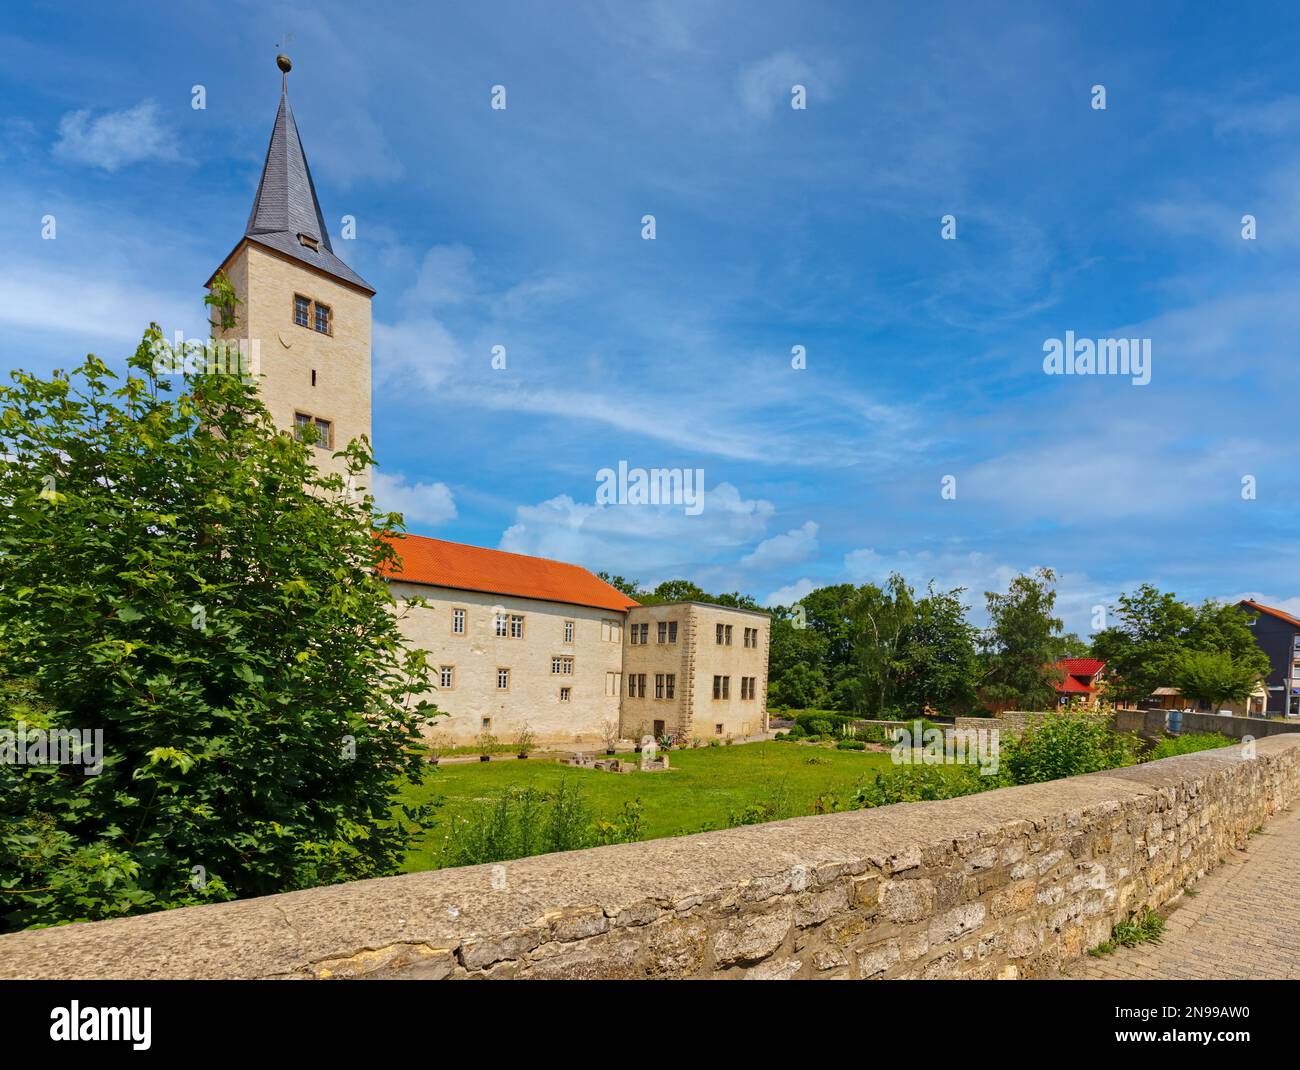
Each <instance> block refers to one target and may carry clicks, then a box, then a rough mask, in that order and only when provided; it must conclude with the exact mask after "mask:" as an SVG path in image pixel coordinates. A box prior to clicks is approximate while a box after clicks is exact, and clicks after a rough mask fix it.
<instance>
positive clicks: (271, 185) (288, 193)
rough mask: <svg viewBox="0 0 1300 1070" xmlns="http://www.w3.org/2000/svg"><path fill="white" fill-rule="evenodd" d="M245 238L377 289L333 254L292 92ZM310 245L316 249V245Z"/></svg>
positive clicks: (274, 133)
mask: <svg viewBox="0 0 1300 1070" xmlns="http://www.w3.org/2000/svg"><path fill="white" fill-rule="evenodd" d="M244 237H246V238H248V239H250V240H252V241H255V242H259V243H260V244H262V245H265V246H268V247H270V248H272V249H274V250H276V251H277V252H280V253H283V254H284V255H285V256H289V257H292V258H293V259H294V260H298V261H301V262H302V263H304V264H308V265H310V266H311V267H314V268H316V269H317V270H318V271H323V272H325V273H326V274H327V275H333V276H334V277H335V278H337V279H342V280H343V281H344V282H348V283H351V284H352V285H353V286H359V287H361V288H362V289H363V290H365V291H367V292H368V293H372V294H373V293H374V292H375V290H374V287H373V286H371V285H370V284H369V283H368V282H366V280H365V279H363V278H362V277H361V276H360V275H358V274H357V273H356V272H355V271H353V270H352V269H351V268H350V267H348V266H347V264H345V263H343V261H342V260H340V259H339V258H338V257H337V256H335V255H334V249H333V247H332V246H331V245H330V234H329V229H328V228H327V227H326V226H325V216H324V214H323V213H322V212H321V210H320V202H319V201H318V200H317V199H316V187H315V185H314V184H313V183H312V180H311V168H309V167H308V166H307V154H306V153H305V152H303V148H302V139H301V138H300V137H299V136H298V124H297V123H296V122H294V119H293V109H292V108H290V107H289V94H288V93H287V92H281V94H280V108H279V110H278V111H277V112H276V113H275V127H274V128H273V129H272V130H271V143H270V145H268V146H267V149H266V162H265V163H264V164H263V165H262V180H261V181H260V182H259V183H258V184H257V196H256V197H254V198H253V210H252V211H251V212H250V213H249V215H248V226H247V227H245V228H244ZM303 237H305V238H307V239H309V244H306V245H304V244H303V241H302V238H303ZM311 244H315V246H316V248H315V249H313V248H311Z"/></svg>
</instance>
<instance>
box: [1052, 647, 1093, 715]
mask: <svg viewBox="0 0 1300 1070" xmlns="http://www.w3.org/2000/svg"><path fill="white" fill-rule="evenodd" d="M1052 668H1053V669H1054V670H1055V671H1056V672H1057V673H1059V674H1060V677H1059V679H1058V680H1057V681H1056V684H1055V687H1056V704H1057V705H1058V706H1067V705H1069V704H1070V703H1071V702H1073V701H1075V700H1076V699H1082V700H1084V701H1087V700H1088V699H1091V698H1094V697H1095V696H1096V694H1097V688H1098V687H1099V686H1100V684H1101V682H1102V679H1103V676H1104V673H1105V669H1106V663H1105V662H1104V661H1101V660H1099V659H1098V658H1063V659H1062V660H1060V661H1058V662H1055V663H1053V665H1052Z"/></svg>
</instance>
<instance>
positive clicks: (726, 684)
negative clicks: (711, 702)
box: [722, 676, 731, 698]
mask: <svg viewBox="0 0 1300 1070" xmlns="http://www.w3.org/2000/svg"><path fill="white" fill-rule="evenodd" d="M722 697H723V698H731V677H730V676H724V677H723V678H722Z"/></svg>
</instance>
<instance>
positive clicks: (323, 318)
mask: <svg viewBox="0 0 1300 1070" xmlns="http://www.w3.org/2000/svg"><path fill="white" fill-rule="evenodd" d="M315 326H316V330H318V331H320V333H321V334H329V333H330V306H329V305H322V304H321V303H320V302H319V301H317V302H316V322H315Z"/></svg>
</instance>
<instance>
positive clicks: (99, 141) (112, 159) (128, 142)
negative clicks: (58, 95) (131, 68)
mask: <svg viewBox="0 0 1300 1070" xmlns="http://www.w3.org/2000/svg"><path fill="white" fill-rule="evenodd" d="M54 155H55V156H57V157H59V158H60V159H64V160H70V161H73V162H76V163H85V164H90V165H91V166H93V167H100V168H103V169H104V170H105V171H116V170H117V169H118V168H119V167H126V166H128V165H130V164H133V163H141V162H143V161H144V160H177V159H180V152H179V150H178V148H177V145H176V139H175V135H173V134H172V132H171V131H170V130H167V129H166V128H164V127H163V126H162V124H161V123H160V122H159V120H158V106H157V105H156V104H155V103H154V102H153V101H151V100H145V101H141V102H140V103H139V104H137V105H136V106H135V107H133V108H127V109H126V110H125V111H116V112H107V113H105V114H104V115H101V116H99V117H97V118H91V113H90V112H89V111H84V110H83V111H74V112H69V113H68V114H67V115H65V116H64V117H63V118H62V119H61V120H60V121H59V140H58V141H57V142H56V143H55V146H54Z"/></svg>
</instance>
